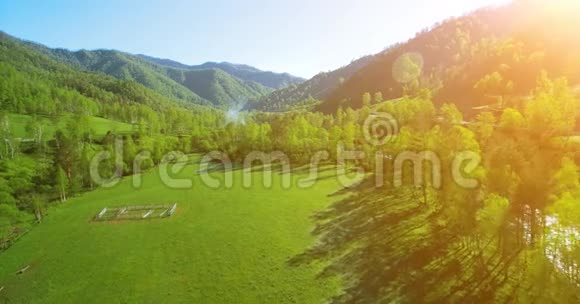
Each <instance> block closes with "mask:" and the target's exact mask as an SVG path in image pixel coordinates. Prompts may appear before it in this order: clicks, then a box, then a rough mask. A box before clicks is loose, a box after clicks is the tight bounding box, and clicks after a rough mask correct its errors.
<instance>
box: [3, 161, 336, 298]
mask: <svg viewBox="0 0 580 304" xmlns="http://www.w3.org/2000/svg"><path fill="white" fill-rule="evenodd" d="M197 168H198V165H197V164H195V162H193V163H192V164H190V165H188V166H187V167H185V169H184V170H183V171H182V172H181V173H179V174H178V176H177V177H179V178H187V179H191V180H192V181H193V187H191V188H190V189H171V188H169V187H167V186H165V185H164V184H163V183H162V182H161V179H160V177H159V175H158V171H157V170H152V171H151V172H149V173H146V174H144V176H143V185H142V187H141V188H140V189H134V188H133V186H132V183H131V180H130V178H127V179H125V180H123V181H122V182H121V183H120V184H119V185H117V186H115V187H113V188H109V189H105V188H101V189H98V190H96V191H93V192H88V193H84V194H82V195H80V196H79V197H76V198H74V199H71V200H69V201H68V202H66V203H63V204H61V205H58V206H57V207H54V208H51V209H49V210H48V216H47V217H46V218H45V220H44V222H43V223H42V224H40V225H38V226H37V227H35V228H34V229H33V230H32V231H31V232H29V233H28V234H27V235H25V236H24V237H23V238H22V239H20V240H19V241H18V242H17V243H16V244H15V245H13V246H12V247H11V248H9V249H8V250H7V251H5V252H3V253H0V287H1V286H4V290H3V291H1V292H0V303H257V302H260V303H323V302H326V301H327V300H328V299H329V298H331V297H333V296H335V295H337V294H338V293H340V288H339V287H340V282H338V281H337V279H326V278H320V277H318V275H319V273H320V270H321V269H322V267H323V266H324V265H321V264H318V263H314V264H311V265H307V266H291V265H289V263H288V261H289V260H290V259H291V258H293V257H295V256H297V255H299V254H300V253H302V252H304V250H305V249H307V248H308V247H309V246H311V245H313V244H314V243H315V239H314V238H313V236H312V235H311V231H312V229H313V228H314V226H313V225H314V222H313V219H312V218H311V217H312V216H313V215H314V214H315V213H316V212H317V211H321V210H323V209H325V208H326V207H327V206H328V205H329V204H330V203H332V202H333V201H336V200H337V199H339V196H329V195H330V194H333V193H335V192H336V191H337V190H338V189H339V187H338V183H337V181H336V179H335V178H331V177H332V173H331V174H328V172H326V173H324V174H325V175H326V176H325V177H326V178H321V179H320V180H319V181H318V182H317V184H316V185H315V186H314V187H312V188H309V189H299V188H298V187H293V188H292V189H283V187H282V186H281V175H280V173H277V172H274V174H273V177H274V182H273V187H272V188H271V189H267V188H265V187H264V186H263V184H262V180H261V179H262V175H261V172H254V173H252V178H253V186H252V187H250V188H244V187H243V186H242V172H241V171H240V170H238V171H234V186H233V187H232V188H231V189H226V188H224V187H222V188H220V189H211V188H209V187H207V186H204V185H203V184H202V182H201V179H200V176H199V173H198V169H197ZM211 175H213V176H214V177H216V178H220V176H222V177H223V172H220V173H216V172H214V173H211ZM300 178H304V175H298V174H294V175H293V181H294V182H296V181H297V180H298V179H300ZM294 185H296V184H295V183H294ZM159 203H165V204H169V203H177V204H178V208H177V211H176V213H175V214H174V215H173V216H172V217H170V218H165V219H149V220H139V221H118V222H93V221H92V218H93V217H94V216H95V215H96V214H97V213H99V211H101V210H102V209H103V208H105V207H115V206H123V205H139V204H159ZM27 265H30V268H29V269H28V270H27V271H25V272H24V273H22V274H17V272H18V270H19V269H22V268H23V267H25V266H27Z"/></svg>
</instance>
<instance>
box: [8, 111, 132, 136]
mask: <svg viewBox="0 0 580 304" xmlns="http://www.w3.org/2000/svg"><path fill="white" fill-rule="evenodd" d="M8 118H9V121H10V124H11V129H12V132H13V133H14V136H16V137H20V138H27V137H28V134H27V131H26V126H27V124H28V123H29V121H30V120H31V119H32V117H31V116H30V115H23V114H9V115H8ZM71 119H72V118H71V116H70V115H65V116H64V119H60V120H59V121H58V122H57V123H56V124H55V123H54V122H52V121H51V120H50V119H48V118H46V117H40V120H41V121H42V123H43V125H44V126H45V136H44V138H45V139H47V138H52V137H54V133H55V132H56V130H57V129H61V130H65V129H66V128H67V124H68V123H69V121H70V120H71ZM88 120H89V125H90V127H91V129H92V130H93V132H94V133H95V135H96V136H104V135H105V134H107V132H109V131H111V132H115V133H121V134H122V133H129V132H131V131H133V126H131V125H130V124H127V123H122V122H118V121H114V120H109V119H105V118H101V117H95V116H89V118H88Z"/></svg>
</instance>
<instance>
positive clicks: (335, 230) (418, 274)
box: [288, 180, 533, 303]
mask: <svg viewBox="0 0 580 304" xmlns="http://www.w3.org/2000/svg"><path fill="white" fill-rule="evenodd" d="M371 184H372V181H370V182H369V180H367V181H365V182H363V183H361V184H359V185H357V186H355V187H352V188H348V189H346V188H345V189H342V190H340V191H337V192H336V193H333V194H331V195H330V196H339V195H348V196H347V197H346V198H344V199H341V200H339V201H337V202H336V203H334V204H333V205H332V206H331V207H329V208H328V209H327V210H324V211H322V212H319V213H317V214H316V215H314V220H315V222H316V223H317V226H316V228H315V229H314V231H313V232H312V233H313V235H314V236H316V237H317V238H318V242H317V243H316V244H315V245H314V246H312V247H311V248H309V249H308V250H306V251H305V252H303V253H302V254H300V255H297V256H295V257H293V258H291V259H290V260H289V261H288V263H289V265H292V266H300V265H305V264H310V263H317V262H323V263H324V264H325V265H327V266H326V267H325V268H324V269H323V270H322V271H321V272H320V273H319V277H320V278H326V277H340V278H342V279H343V282H344V288H343V291H342V294H340V295H338V296H336V297H334V298H333V299H331V302H332V303H392V302H396V303H425V302H427V303H490V302H498V299H501V300H502V302H506V303H509V302H512V301H510V297H512V296H513V295H514V294H517V293H518V292H520V291H521V288H524V287H523V286H519V285H518V284H517V283H515V282H513V280H511V279H510V274H511V272H513V271H514V269H517V268H518V267H519V266H518V265H519V264H518V261H519V260H521V259H520V258H519V257H520V251H521V249H515V250H512V251H511V252H501V253H500V252H499V251H498V249H497V248H496V247H495V244H496V239H491V240H489V241H486V242H484V243H483V244H481V246H477V247H476V248H479V250H473V248H474V247H475V246H470V247H468V246H466V245H465V244H464V240H465V238H462V237H461V236H460V235H457V233H452V232H451V231H450V229H447V227H446V225H444V224H442V219H443V218H442V215H441V214H439V213H438V212H437V211H434V210H433V208H430V207H429V206H428V205H427V204H424V202H422V201H421V200H419V199H417V198H416V197H417V195H416V193H415V192H416V191H417V189H415V188H411V187H409V188H405V189H397V191H389V190H386V189H376V188H374V187H372V186H370V185H371ZM468 248H470V249H468ZM506 286H508V287H506ZM528 299H530V300H533V297H529V298H528ZM512 300H513V299H512Z"/></svg>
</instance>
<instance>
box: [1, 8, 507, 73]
mask: <svg viewBox="0 0 580 304" xmlns="http://www.w3.org/2000/svg"><path fill="white" fill-rule="evenodd" d="M508 2H510V1H509V0H439V1H434V0H403V1H401V0H397V1H389V0H358V1H355V0H293V1H290V0H286V1H281V0H280V1H272V0H269V1H267V0H245V1H242V0H213V1H195V0H189V1H187V0H174V1H170V0H124V1H123V0H116V1H115V0H100V1H79V0H54V1H36V0H0V30H2V31H5V32H7V33H8V34H11V35H14V36H17V37H19V38H23V39H26V40H32V41H35V42H39V43H42V44H45V45H48V46H50V47H64V48H68V49H72V50H77V49H98V48H105V49H117V50H122V51H126V52H130V53H141V54H147V55H151V56H155V57H161V58H169V59H173V60H176V61H179V62H182V63H185V64H201V63H203V62H206V61H218V62H221V61H229V62H233V63H244V64H249V65H252V66H255V67H258V68H260V69H263V70H272V71H276V72H289V73H291V74H294V75H297V76H302V77H312V76H314V75H315V74H317V73H318V72H321V71H330V70H333V69H336V68H338V67H341V66H343V65H345V64H348V63H349V62H350V61H351V60H353V59H356V58H358V57H361V56H363V55H368V54H374V53H377V52H379V51H381V50H382V49H384V48H385V47H387V46H389V45H391V44H393V43H396V42H401V41H406V40H407V39H409V38H411V37H413V36H414V35H415V33H416V32H418V31H420V30H422V29H423V28H426V27H428V26H431V25H432V24H434V23H435V22H438V21H442V20H444V19H446V18H448V17H450V16H458V15H462V14H464V13H466V12H470V11H472V10H474V9H477V8H479V7H483V6H489V5H499V4H504V3H508Z"/></svg>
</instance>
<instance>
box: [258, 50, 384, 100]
mask: <svg viewBox="0 0 580 304" xmlns="http://www.w3.org/2000/svg"><path fill="white" fill-rule="evenodd" d="M373 58H374V56H366V57H363V58H360V59H358V60H355V61H353V62H352V63H350V64H349V65H347V66H344V67H342V68H340V69H337V70H334V71H331V72H327V73H320V74H318V75H316V76H314V77H313V78H312V79H310V80H308V81H306V82H303V83H301V84H298V85H292V86H289V87H287V88H285V89H281V90H277V91H274V92H272V93H271V94H269V95H267V96H264V97H263V98H261V99H260V101H259V102H258V103H256V104H254V105H252V107H253V108H256V109H260V110H266V111H284V110H288V109H290V108H292V107H295V106H297V105H299V104H301V103H303V102H305V101H307V100H308V99H311V98H313V99H325V98H326V97H327V96H328V95H329V94H330V93H331V92H332V91H333V90H334V89H336V88H337V87H338V86H340V85H341V84H342V83H343V82H344V81H346V80H347V79H349V78H350V77H351V76H352V75H353V74H354V73H356V72H357V71H358V70H359V69H361V68H363V67H364V66H366V65H367V64H368V63H369V62H371V61H372V60H373Z"/></svg>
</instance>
